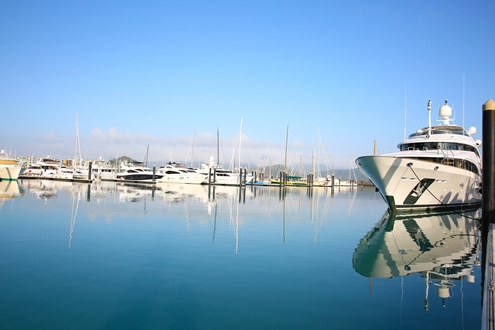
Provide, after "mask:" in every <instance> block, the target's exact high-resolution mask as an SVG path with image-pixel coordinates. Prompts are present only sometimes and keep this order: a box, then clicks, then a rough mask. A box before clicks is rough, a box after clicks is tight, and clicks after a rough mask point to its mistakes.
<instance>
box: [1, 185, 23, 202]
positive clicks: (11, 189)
mask: <svg viewBox="0 0 495 330" xmlns="http://www.w3.org/2000/svg"><path fill="white" fill-rule="evenodd" d="M20 193H21V192H20V189H19V183H17V181H11V180H2V181H0V206H2V204H3V203H4V202H5V201H7V200H11V199H13V198H15V197H16V196H17V195H19V194H20Z"/></svg>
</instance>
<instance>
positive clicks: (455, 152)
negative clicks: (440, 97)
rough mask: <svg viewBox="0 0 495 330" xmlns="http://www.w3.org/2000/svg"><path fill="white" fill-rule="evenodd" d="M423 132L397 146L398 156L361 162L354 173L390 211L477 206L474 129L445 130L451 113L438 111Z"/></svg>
mask: <svg viewBox="0 0 495 330" xmlns="http://www.w3.org/2000/svg"><path fill="white" fill-rule="evenodd" d="M430 105H431V101H428V113H429V119H428V122H429V123H428V127H425V128H422V129H420V130H418V131H417V132H416V133H413V134H411V135H409V137H408V138H407V139H405V140H404V141H403V142H401V143H399V145H398V148H399V151H398V152H393V153H388V154H384V155H373V156H362V157H359V158H357V159H356V164H357V165H358V167H359V169H360V170H361V171H362V172H363V173H364V174H365V175H366V176H367V177H368V178H369V179H370V181H371V182H372V183H373V184H374V185H375V187H376V189H377V191H379V192H380V194H381V195H382V197H383V198H384V200H385V202H386V203H387V204H388V206H389V208H390V209H391V210H392V211H414V210H424V209H427V210H435V209H443V208H465V207H471V206H476V205H478V206H479V205H480V204H481V201H482V196H481V175H482V162H481V157H480V154H479V151H478V148H479V147H480V146H481V141H480V140H474V139H473V137H472V136H473V135H474V134H475V133H476V128H474V127H470V128H469V130H465V129H464V128H463V127H460V126H457V125H454V124H451V123H450V122H451V121H452V119H450V117H451V116H452V108H451V107H450V106H449V105H448V104H447V101H445V104H444V105H443V106H442V107H440V110H439V116H440V118H441V120H440V122H441V124H440V125H436V126H431V107H430Z"/></svg>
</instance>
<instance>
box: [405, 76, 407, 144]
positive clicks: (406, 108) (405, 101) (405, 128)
mask: <svg viewBox="0 0 495 330" xmlns="http://www.w3.org/2000/svg"><path fill="white" fill-rule="evenodd" d="M406 87H407V86H406V84H404V140H406V138H407V130H406V123H407V106H406V104H407V91H406Z"/></svg>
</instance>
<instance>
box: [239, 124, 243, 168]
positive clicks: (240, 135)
mask: <svg viewBox="0 0 495 330" xmlns="http://www.w3.org/2000/svg"><path fill="white" fill-rule="evenodd" d="M241 143H242V117H241V128H240V130H239V172H241V166H242V165H241Z"/></svg>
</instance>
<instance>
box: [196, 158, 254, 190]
mask: <svg viewBox="0 0 495 330" xmlns="http://www.w3.org/2000/svg"><path fill="white" fill-rule="evenodd" d="M196 172H197V173H199V174H203V175H206V180H207V181H208V175H210V174H211V178H210V180H211V182H212V183H215V184H220V185H238V184H239V178H240V173H239V172H238V171H234V170H229V169H224V168H223V167H222V166H221V165H218V164H217V163H216V162H215V161H214V160H213V157H210V160H209V161H207V162H205V163H203V164H201V167H200V168H199V169H196ZM242 179H243V181H245V182H251V181H253V180H254V177H253V176H252V175H251V174H249V173H248V174H247V175H246V178H244V175H243V177H242Z"/></svg>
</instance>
